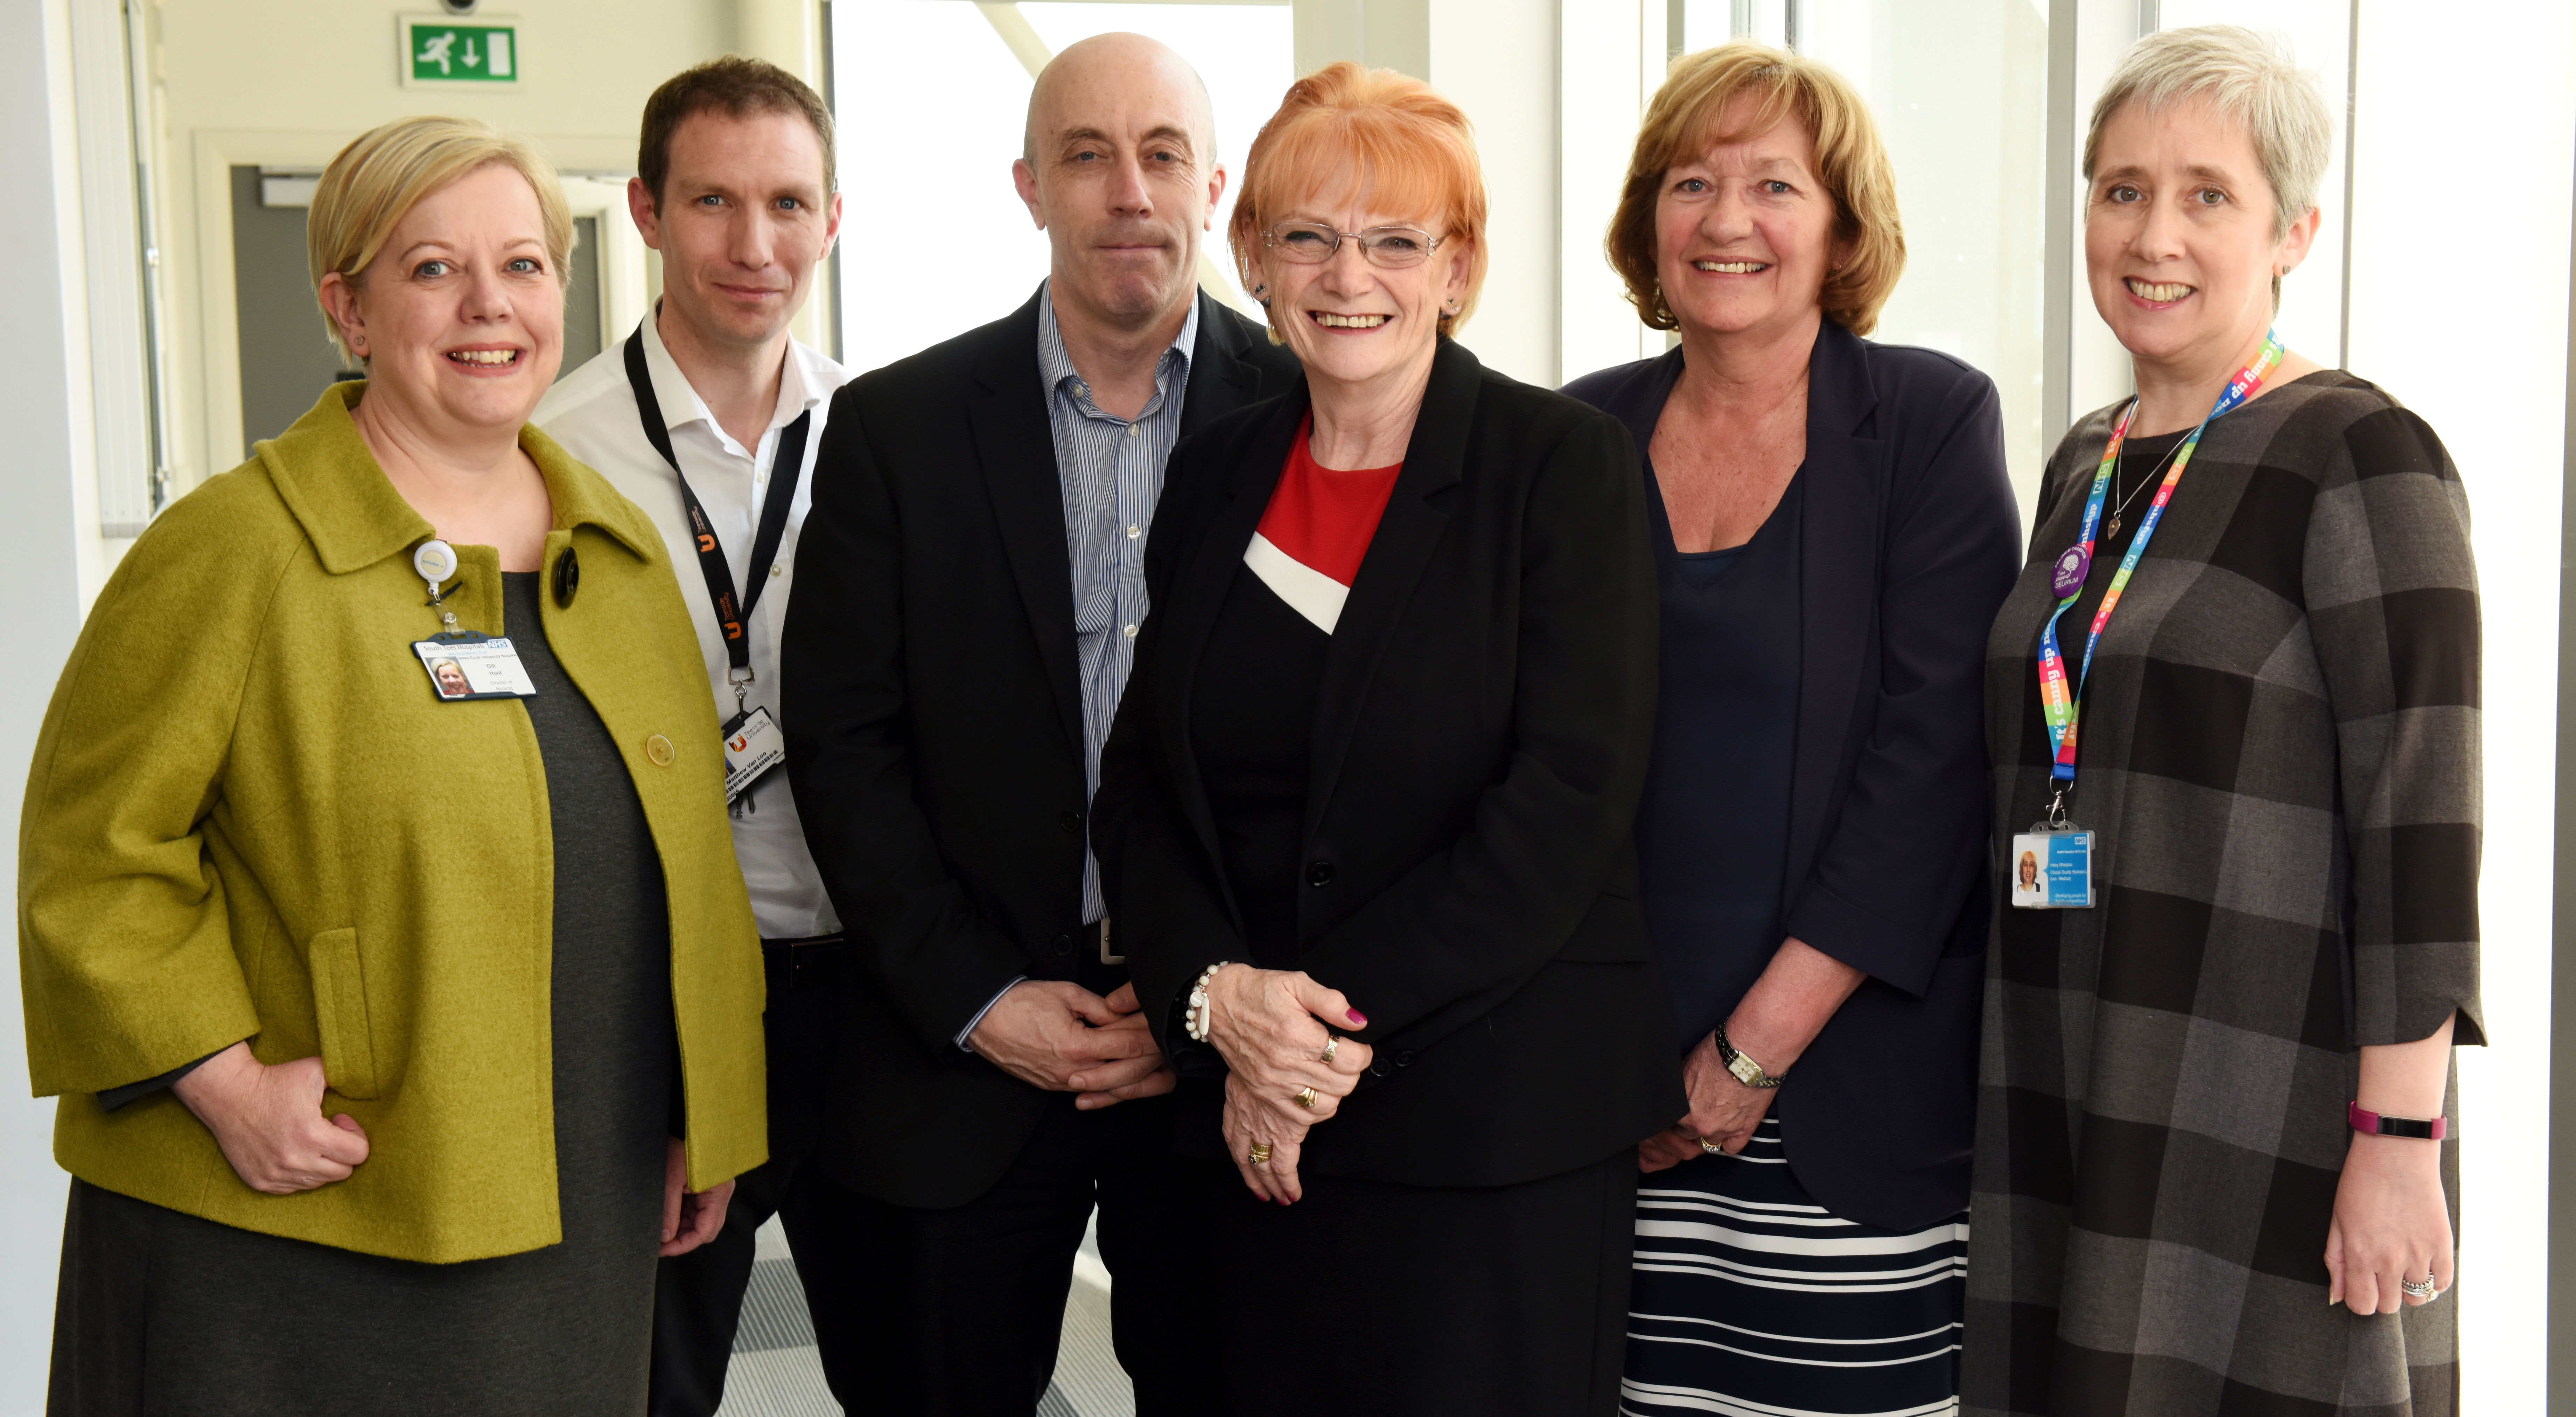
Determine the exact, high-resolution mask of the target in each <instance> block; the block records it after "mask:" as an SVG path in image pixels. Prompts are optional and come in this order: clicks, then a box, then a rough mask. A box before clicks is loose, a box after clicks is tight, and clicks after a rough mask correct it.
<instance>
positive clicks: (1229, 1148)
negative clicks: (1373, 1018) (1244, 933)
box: [1207, 964, 1374, 1205]
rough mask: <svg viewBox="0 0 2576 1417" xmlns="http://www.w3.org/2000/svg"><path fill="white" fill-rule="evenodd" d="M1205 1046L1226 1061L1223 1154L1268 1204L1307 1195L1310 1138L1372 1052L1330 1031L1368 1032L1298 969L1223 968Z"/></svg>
mask: <svg viewBox="0 0 2576 1417" xmlns="http://www.w3.org/2000/svg"><path fill="white" fill-rule="evenodd" d="M1207 994H1208V1011H1209V1019H1208V1029H1207V1034H1208V1042H1209V1043H1211V1044H1213V1045H1214V1046H1215V1048H1216V1050H1217V1053H1218V1054H1219V1056H1221V1057H1223V1058H1224V1059H1225V1064H1226V1068H1227V1073H1226V1079H1225V1120H1224V1122H1223V1124H1222V1128H1223V1132H1224V1135H1225V1147H1226V1154H1227V1155H1228V1156H1230V1157H1232V1158H1233V1160H1234V1166H1235V1169H1236V1170H1237V1171H1239V1172H1241V1173H1242V1174H1243V1184H1244V1185H1245V1186H1247V1187H1249V1188H1250V1189H1251V1191H1252V1193H1253V1194H1254V1195H1256V1196H1258V1197H1260V1198H1261V1199H1262V1200H1264V1201H1277V1202H1278V1203H1279V1204H1281V1205H1288V1204H1291V1203H1293V1202H1295V1201H1299V1200H1302V1199H1304V1198H1305V1194H1306V1191H1305V1187H1304V1186H1303V1185H1301V1184H1300V1183H1299V1181H1298V1179H1297V1157H1298V1154H1299V1153H1300V1152H1301V1151H1302V1150H1303V1149H1304V1145H1305V1141H1306V1134H1307V1132H1309V1131H1311V1130H1312V1129H1313V1128H1314V1126H1315V1124H1316V1123H1318V1122H1323V1121H1329V1120H1330V1119H1331V1118H1332V1117H1333V1116H1334V1115H1335V1114H1336V1113H1338V1112H1339V1111H1340V1110H1341V1104H1342V1099H1343V1098H1345V1097H1348V1096H1350V1095H1351V1092H1352V1090H1353V1089H1354V1088H1357V1087H1358V1086H1359V1082H1360V1074H1361V1073H1364V1072H1366V1071H1368V1065H1369V1060H1370V1058H1372V1057H1373V1056H1374V1053H1373V1052H1372V1050H1371V1049H1370V1048H1369V1046H1368V1045H1367V1044H1365V1043H1362V1042H1360V1041H1359V1040H1358V1039H1356V1038H1341V1037H1337V1036H1336V1035H1335V1034H1334V1033H1333V1032H1332V1030H1331V1028H1328V1027H1327V1026H1326V1025H1327V1024H1328V1023H1329V1024H1331V1025H1333V1026H1335V1027H1342V1028H1366V1027H1367V1026H1368V1020H1367V1019H1366V1018H1365V1017H1363V1016H1362V1015H1361V1014H1360V1011H1359V1010H1357V1009H1355V1008H1352V1007H1351V1001H1350V1000H1348V999H1346V998H1343V997H1342V994H1341V991H1340V990H1338V989H1327V988H1325V987H1324V986H1323V985H1321V984H1318V983H1316V982H1315V981H1314V980H1313V979H1312V978H1310V977H1309V976H1307V975H1306V974H1305V973H1304V972H1302V971H1296V970H1281V969H1256V968H1254V967H1252V966H1251V965H1248V964H1229V965H1227V966H1226V967H1224V968H1223V969H1220V970H1218V971H1217V972H1216V974H1215V977H1213V978H1211V979H1210V980H1209V981H1208V984H1207Z"/></svg>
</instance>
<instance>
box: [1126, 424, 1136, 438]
mask: <svg viewBox="0 0 2576 1417" xmlns="http://www.w3.org/2000/svg"><path fill="white" fill-rule="evenodd" d="M1136 433H1137V425H1135V424H1133V423H1130V424H1128V425H1127V436H1128V437H1130V438H1133V437H1135V436H1136Z"/></svg>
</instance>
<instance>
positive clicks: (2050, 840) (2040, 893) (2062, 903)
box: [2005, 822, 2093, 910]
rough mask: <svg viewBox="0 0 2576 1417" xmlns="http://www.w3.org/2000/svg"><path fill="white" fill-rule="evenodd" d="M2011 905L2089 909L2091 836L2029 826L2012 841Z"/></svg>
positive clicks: (2080, 831)
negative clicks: (2028, 828)
mask: <svg viewBox="0 0 2576 1417" xmlns="http://www.w3.org/2000/svg"><path fill="white" fill-rule="evenodd" d="M2005 865H2006V866H2007V867H2008V868H2009V869H2010V871H2011V873H2012V877H2011V879H2012V903H2013V904H2014V905H2016V906H2018V907H2020V908H2021V909H2024V910H2089V909H2091V908H2092V906H2093V833H2091V832H2089V831H2086V830H2085V829H2084V828H2082V827H2078V826H2067V827H2063V828H2054V829H2053V828H2051V827H2050V826H2049V825H2048V823H2046V822H2033V823H2031V826H2030V830H2029V831H2026V832H2023V833H2022V834H2021V835H2019V836H2016V837H2014V838H2013V839H2012V859H2011V860H2009V861H2007V862H2006V863H2005Z"/></svg>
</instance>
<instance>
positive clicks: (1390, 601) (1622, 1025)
mask: <svg viewBox="0 0 2576 1417" xmlns="http://www.w3.org/2000/svg"><path fill="white" fill-rule="evenodd" d="M1306 411H1307V395H1306V390H1305V387H1304V385H1302V384H1300V385H1298V386H1297V387H1296V388H1295V389H1294V390H1292V391H1291V392H1290V393H1289V395H1288V396H1287V397H1285V398H1282V399H1277V400H1273V401H1271V402H1268V403H1264V404H1262V405H1260V406H1259V407H1256V408H1252V409H1247V410H1245V411H1243V412H1241V413H1238V414H1235V415H1234V416H1232V417H1229V418H1226V419H1222V420H1220V421H1218V422H1216V423H1214V424H1211V425H1210V426H1209V427H1208V428H1207V429H1206V430H1205V431H1203V432H1202V433H1200V434H1199V435H1198V436H1197V437H1196V438H1193V439H1191V440H1190V441H1189V442H1188V443H1186V444H1184V445H1182V447H1181V448H1179V449H1178V450H1177V451H1175V452H1174V454H1173V456H1172V469H1173V474H1174V475H1173V486H1174V489H1175V490H1174V491H1173V492H1172V493H1171V494H1170V495H1169V496H1167V498H1166V500H1165V502H1164V504H1163V508H1162V510H1161V511H1160V512H1159V513H1158V514H1157V516H1156V518H1155V523H1154V536H1153V542H1152V545H1151V547H1150V548H1149V549H1148V550H1147V552H1146V555H1145V574H1146V580H1147V584H1148V585H1149V586H1150V587H1151V589H1152V592H1153V598H1154V613H1153V615H1152V616H1151V618H1149V619H1148V620H1147V621H1146V624H1145V629H1144V633H1143V637H1142V638H1141V639H1140V640H1139V641H1138V643H1137V649H1136V669H1135V675H1134V677H1133V678H1131V679H1130V680H1129V681H1128V689H1127V696H1126V698H1125V699H1124V700H1123V701H1122V702H1121V704H1120V707H1119V714H1118V724H1117V729H1116V731H1115V732H1114V733H1113V734H1112V735H1111V738H1110V742H1109V747H1108V750H1107V751H1106V752H1105V753H1103V754H1102V756H1101V784H1100V793H1099V796H1098V798H1097V799H1096V801H1095V803H1094V812H1093V820H1092V843H1093V847H1094V849H1095V850H1096V851H1097V852H1098V854H1099V857H1100V864H1101V872H1102V881H1103V883H1104V885H1106V886H1107V887H1108V888H1109V890H1110V891H1111V897H1110V909H1111V914H1112V916H1113V917H1114V918H1115V919H1116V920H1117V921H1118V933H1119V938H1120V939H1121V940H1123V941H1125V943H1126V950H1127V958H1128V963H1129V967H1130V968H1131V969H1133V970H1134V971H1135V974H1136V987H1137V992H1138V995H1139V997H1140V998H1141V999H1142V1000H1143V1001H1144V1003H1145V1007H1146V1016H1147V1017H1148V1018H1150V1019H1153V1020H1154V1021H1155V1022H1156V1024H1157V1026H1158V1027H1159V1028H1161V1029H1162V1030H1163V1033H1162V1037H1163V1041H1164V1046H1165V1049H1166V1051H1167V1052H1169V1053H1170V1054H1171V1055H1172V1056H1173V1060H1174V1062H1175V1064H1176V1065H1178V1066H1180V1067H1182V1068H1183V1069H1184V1070H1185V1071H1191V1070H1198V1071H1204V1070H1207V1069H1209V1068H1213V1067H1216V1066H1220V1064H1218V1063H1217V1062H1216V1060H1215V1059H1214V1056H1213V1050H1212V1049H1209V1048H1207V1047H1206V1046H1205V1045H1193V1044H1191V1043H1190V1042H1189V1039H1188V1037H1187V1035H1186V1034H1185V1033H1183V1032H1182V1031H1181V1030H1180V1028H1179V1027H1178V1026H1177V1023H1176V1020H1177V1018H1178V1010H1176V1009H1175V1008H1174V1003H1175V1001H1176V1000H1177V999H1178V998H1179V997H1180V996H1181V995H1182V994H1183V993H1185V992H1186V990H1187V988H1188V986H1189V984H1190V982H1191V981H1192V980H1194V979H1195V978H1196V977H1197V976H1198V974H1199V972H1200V971H1201V970H1202V969H1204V968H1206V967H1207V966H1208V965H1209V964H1211V963H1214V962H1216V961H1218V960H1223V959H1236V960H1242V959H1248V958H1250V955H1249V953H1248V952H1247V950H1246V948H1245V945H1244V943H1243V939H1244V937H1243V931H1242V927H1241V923H1240V919H1239V917H1238V916H1237V915H1236V913H1235V906H1234V902H1233V900H1232V898H1231V895H1230V893H1229V891H1228V889H1227V887H1226V883H1225V875H1224V870H1223V867H1222V866H1221V864H1220V862H1221V859H1222V858H1221V857H1220V856H1219V854H1218V845H1217V837H1216V827H1215V821H1214V817H1213V815H1212V813H1211V811H1210V808H1209V805H1208V799H1207V794H1206V792H1205V790H1204V789H1203V787H1202V786H1201V783H1200V779H1199V774H1198V768H1197V765H1196V762H1195V759H1194V758H1193V756H1192V752H1191V748H1190V735H1189V719H1190V681H1191V675H1192V673H1193V672H1194V668H1195V666H1196V665H1197V663H1198V661H1199V658H1200V654H1201V651H1202V650H1203V649H1204V648H1205V646H1206V643H1207V637H1208V635H1209V633H1210V630H1211V628H1212V626H1213V624H1214V622H1215V619H1216V614H1217V610H1218V607H1219V606H1220V604H1221V603H1222V602H1223V601H1224V599H1225V594H1226V588H1227V586H1228V585H1229V584H1230V583H1231V582H1232V580H1233V578H1234V577H1235V576H1236V575H1238V574H1241V572H1240V570H1239V568H1240V567H1241V566H1242V564H1243V552H1244V548H1245V546H1246V545H1247V544H1249V542H1250V541H1251V539H1252V533H1253V529H1254V527H1255V526H1256V525H1257V524H1258V523H1259V522H1260V520H1261V515H1262V512H1263V511H1264V509H1265V508H1267V507H1268V505H1269V501H1270V493H1271V489H1272V488H1273V487H1274V486H1275V485H1276V484H1277V482H1278V480H1279V475H1280V472H1281V470H1282V468H1283V466H1284V465H1285V463H1286V460H1287V457H1288V453H1289V448H1290V444H1291V440H1292V439H1294V438H1295V436H1296V434H1297V429H1298V426H1299V422H1300V420H1301V419H1302V418H1303V417H1304V416H1305V414H1306ZM1654 709H1655V579H1654V562H1653V560H1652V554H1651V552H1650V550H1649V548H1648V543H1647V541H1646V514H1645V499H1644V494H1643V490H1642V487H1641V485H1640V483H1639V481H1638V474H1637V464H1636V454H1635V452H1634V450H1632V449H1631V448H1630V447H1629V443H1628V435H1627V434H1626V433H1625V432H1623V431H1622V430H1621V429H1620V427H1619V425H1618V423H1617V422H1616V421H1614V420H1612V419H1609V418H1605V417H1602V416H1601V415H1599V414H1597V413H1594V412H1593V411H1592V410H1590V409H1587V408H1584V407H1583V406H1582V405H1580V404H1577V403H1575V402H1574V401H1572V400H1570V399H1566V398H1562V397H1560V396H1558V395H1556V394H1554V393H1550V392H1548V391H1546V390H1543V389H1534V388H1531V387H1529V386H1527V385H1525V384H1518V383H1514V382H1513V381H1511V380H1509V379H1506V378H1504V377H1502V376H1501V375H1498V374H1494V373H1490V372H1488V371H1487V370H1486V369H1485V368H1484V367H1483V366H1482V365H1480V364H1478V363H1477V362H1476V357H1475V356H1474V355H1472V354H1469V353H1468V352H1467V351H1466V350H1464V349H1462V348H1460V347H1459V346H1457V345H1455V344H1452V343H1450V342H1448V341H1446V340H1443V341H1442V342H1441V344H1440V347H1439V352H1438V354H1437V355H1436V357H1435V360H1434V362H1433V365H1432V371H1431V381H1430V386H1429V388H1428V390H1427V391H1426V392H1425V394H1424V396H1423V401H1422V411H1421V414H1420V416H1419V418H1418V420H1417V421H1416V423H1415V425H1414V432H1413V440H1412V443H1411V444H1410V446H1409V447H1408V448H1407V449H1406V451H1405V459H1404V470H1403V472H1402V473H1401V474H1399V475H1398V477H1397V480H1396V485H1395V491H1394V493H1393V494H1392V496H1391V497H1390V498H1389V500H1388V502H1387V507H1386V512H1385V515H1384V517H1383V519H1382V520H1381V521H1380V522H1379V523H1378V529H1377V535H1376V538H1375V539H1374V540H1373V541H1372V542H1371V543H1370V544H1369V548H1368V554H1367V557H1366V559H1365V560H1364V561H1363V562H1362V563H1361V566H1360V570H1359V575H1358V578H1357V580H1356V581H1355V582H1354V584H1353V585H1352V587H1351V593H1350V598H1349V600H1348V601H1347V602H1346V603H1345V604H1344V606H1343V609H1342V614H1341V619H1340V622H1339V624H1338V625H1337V626H1336V628H1335V631H1334V634H1333V637H1332V646H1331V648H1330V649H1329V650H1328V651H1327V656H1326V660H1325V668H1324V682H1323V685H1322V689H1321V694H1320V697H1319V699H1318V702H1317V706H1316V714H1315V727H1314V740H1313V752H1314V758H1313V765H1312V777H1311V784H1310V788H1309V792H1308V796H1307V804H1306V826H1305V841H1304V845H1303V848H1302V856H1301V859H1302V860H1304V861H1305V862H1307V863H1308V864H1307V865H1306V867H1305V868H1304V870H1303V873H1302V876H1303V880H1304V883H1305V888H1304V889H1302V890H1301V891H1300V892H1299V911H1298V938H1299V942H1300V945H1301V947H1302V949H1303V953H1302V955H1301V956H1300V957H1299V959H1298V967H1299V968H1301V969H1304V970H1305V971H1306V972H1307V973H1309V974H1311V975H1313V976H1314V977H1315V978H1316V979H1318V980H1321V981H1322V982H1323V983H1325V984H1328V985H1330V986H1332V987H1334V988H1337V989H1340V990H1342V991H1344V993H1345V994H1347V995H1348V996H1349V998H1350V999H1351V1001H1352V1003H1353V1005H1354V1006H1355V1007H1357V1008H1358V1009H1359V1010H1360V1011H1361V1012H1363V1013H1364V1014H1366V1015H1367V1016H1368V1020H1369V1024H1368V1027H1366V1028H1365V1029H1361V1030H1358V1031H1356V1033H1355V1035H1354V1036H1356V1037H1358V1038H1360V1039H1362V1040H1364V1041H1366V1042H1367V1043H1369V1044H1370V1045H1372V1046H1373V1047H1374V1048H1375V1049H1376V1050H1377V1058H1376V1062H1375V1063H1374V1064H1373V1065H1372V1067H1371V1069H1370V1076H1369V1077H1368V1078H1366V1079H1364V1080H1363V1084H1362V1087H1361V1090H1360V1091H1359V1092H1358V1093H1357V1094H1355V1095H1354V1096H1353V1097H1351V1098H1350V1099H1349V1100H1348V1101H1347V1102H1346V1103H1345V1104H1344V1105H1343V1107H1342V1109H1341V1112H1340V1114H1339V1115H1338V1116H1336V1117H1335V1118H1333V1119H1332V1120H1331V1121H1328V1122H1325V1123H1323V1124H1322V1125H1320V1126H1318V1127H1317V1128H1316V1129H1315V1131H1314V1134H1313V1135H1312V1136H1310V1137H1309V1138H1308V1139H1307V1142H1306V1150H1305V1157H1304V1160H1303V1161H1302V1163H1301V1165H1303V1166H1305V1167H1309V1168H1312V1169H1313V1170H1315V1171H1318V1172H1322V1173H1326V1174H1333V1175H1345V1176H1358V1177H1365V1178H1368V1179H1373V1180H1382V1181H1396V1182H1404V1183H1408V1184H1414V1185H1474V1186H1486V1185H1501V1184H1507V1183H1512V1182H1518V1181H1525V1180H1530V1179H1534V1178H1537V1177H1541V1176H1547V1175H1552V1174H1556V1173H1559V1172H1562V1171H1566V1170H1570V1169H1573V1168H1575V1167H1578V1166H1584V1165H1588V1164H1592V1163H1595V1162H1599V1161H1600V1160H1602V1159H1603V1158H1605V1157H1608V1156H1611V1155H1614V1154H1616V1153H1618V1152H1621V1151H1624V1150H1626V1149H1627V1148H1629V1147H1632V1146H1634V1145H1635V1144H1636V1143H1637V1141H1638V1140H1639V1139H1640V1138H1642V1137H1644V1136H1645V1135H1647V1134H1648V1133H1650V1132H1652V1131H1654V1130H1656V1129H1657V1128H1659V1127H1663V1126H1667V1125H1669V1124H1670V1123H1671V1122H1672V1119H1673V1118H1674V1117H1676V1116H1678V1115H1680V1113H1681V1110H1682V1107H1683V1098H1682V1092H1681V1087H1680V1071H1679V1068H1678V1066H1677V1064H1676V1061H1675V1059H1674V1058H1673V1055H1672V1043H1671V1023H1670V1005H1669V1003H1668V1002H1667V1000H1666V999H1665V997H1664V992H1663V986H1662V982H1661V977H1660V975H1659V973H1658V971H1657V970H1656V968H1655V965H1654V963H1653V960H1652V952H1651V951H1650V950H1649V949H1648V948H1647V941H1646V931H1645V921H1644V917H1643V915H1642V914H1641V913H1640V911H1639V910H1638V907H1637V904H1636V886H1637V862H1636V851H1635V848H1634V846H1633V844H1632V841H1631V837H1630V828H1631V825H1632V822H1633V819H1634V817H1635V815H1636V809H1637V800H1638V796H1639V794H1640V793H1641V792H1642V791H1643V789H1644V784H1645V771H1646V758H1647V754H1648V747H1649V741H1650V730H1651V728H1652V726H1653V719H1654ZM799 800H802V799H801V798H800V799H799ZM1184 1087H1185V1090H1187V1088H1188V1085H1187V1083H1186V1082H1185V1084H1184ZM1200 1096H1201V1097H1202V1098H1203V1099H1205V1100H1206V1101H1207V1102H1208V1103H1210V1104H1213V1102H1214V1100H1215V1099H1214V1095H1213V1090H1202V1091H1201V1093H1200ZM1184 1126H1185V1130H1184V1135H1183V1146H1184V1148H1185V1149H1187V1150H1192V1151H1199V1152H1203V1153H1205V1154H1208V1155H1217V1154H1220V1152H1221V1145H1222V1144H1221V1142H1220V1140H1219V1138H1218V1136H1217V1131H1216V1118H1215V1113H1214V1110H1213V1106H1212V1105H1210V1106H1209V1107H1207V1108H1206V1109H1205V1110H1203V1111H1201V1112H1200V1114H1199V1115H1198V1116H1197V1117H1196V1118H1195V1119H1193V1118H1191V1117H1189V1116H1187V1115H1185V1117H1184Z"/></svg>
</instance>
